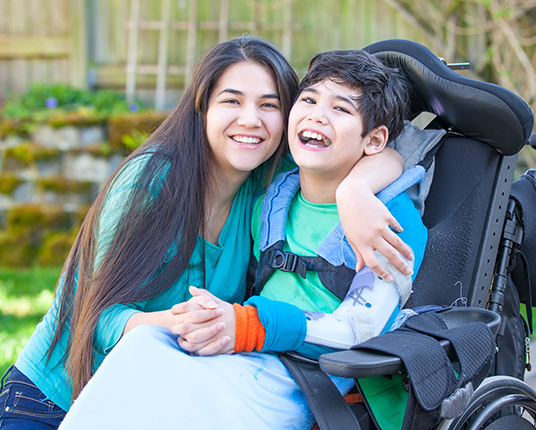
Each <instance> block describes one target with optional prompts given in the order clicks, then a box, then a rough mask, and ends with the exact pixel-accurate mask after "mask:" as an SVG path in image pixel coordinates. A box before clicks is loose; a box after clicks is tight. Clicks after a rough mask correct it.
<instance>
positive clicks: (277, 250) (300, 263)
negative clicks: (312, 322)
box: [253, 240, 355, 300]
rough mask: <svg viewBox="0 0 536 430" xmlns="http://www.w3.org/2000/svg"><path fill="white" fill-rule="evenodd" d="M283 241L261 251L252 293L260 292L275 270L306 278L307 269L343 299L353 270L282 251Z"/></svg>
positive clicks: (319, 259)
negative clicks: (316, 274)
mask: <svg viewBox="0 0 536 430" xmlns="http://www.w3.org/2000/svg"><path fill="white" fill-rule="evenodd" d="M283 244H284V241H282V240H280V241H278V242H276V243H274V244H273V245H272V246H271V247H269V248H268V249H267V250H266V251H264V252H261V255H260V261H259V265H258V266H257V274H256V276H255V284H254V287H253V288H254V294H260V291H261V290H262V287H263V286H264V284H265V283H266V282H267V281H268V279H269V278H270V276H272V274H273V273H274V272H275V271H276V270H281V271H284V272H293V273H297V274H298V275H300V276H301V277H302V278H303V279H305V278H306V275H307V271H313V272H317V273H318V276H319V277H320V281H321V282H322V284H323V285H324V287H325V288H326V289H327V290H328V291H330V292H331V293H332V294H333V295H335V296H336V297H338V298H339V300H343V299H344V297H345V296H346V293H347V292H348V288H349V287H350V285H351V283H352V280H353V278H354V276H355V271H354V270H352V269H349V268H347V267H346V266H344V265H343V266H338V267H336V266H333V265H332V264H330V263H329V262H328V261H326V260H325V259H324V258H322V257H304V256H299V255H297V254H294V253H292V252H286V251H283Z"/></svg>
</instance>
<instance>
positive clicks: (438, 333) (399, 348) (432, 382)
mask: <svg viewBox="0 0 536 430" xmlns="http://www.w3.org/2000/svg"><path fill="white" fill-rule="evenodd" d="M438 339H448V340H449V341H450V342H451V344H452V346H453V348H454V350H455V351H456V353H457V355H458V359H459V362H460V366H459V369H458V370H459V376H457V375H456V373H455V371H454V367H453V365H452V363H451V362H450V360H449V358H448V356H447V354H446V352H445V350H444V349H443V347H442V346H441V344H440V343H439V341H438ZM353 349H371V350H375V351H380V352H383V353H387V354H391V355H394V356H396V357H399V358H400V359H401V360H402V362H403V363H404V366H405V367H406V370H407V373H408V376H409V382H410V384H409V387H408V394H409V398H408V405H407V408H406V412H405V415H404V421H403V424H402V430H406V429H412V430H426V429H429V428H432V427H433V426H435V425H436V424H437V422H438V421H439V419H440V418H454V417H456V416H457V415H459V414H460V413H462V412H463V411H464V409H465V408H466V406H467V404H468V402H469V400H470V398H471V396H472V394H473V387H477V386H478V385H479V384H480V382H481V381H482V380H483V379H484V377H485V376H486V375H487V374H488V372H489V369H490V367H491V362H492V359H493V355H494V353H495V342H494V338H493V334H492V333H491V330H490V329H489V328H488V327H487V326H486V325H485V324H483V323H479V322H478V323H470V324H465V325H463V326H459V327H455V328H453V329H448V328H447V326H446V324H445V322H444V321H443V320H442V319H441V317H440V316H439V315H438V314H436V313H427V314H421V315H417V316H414V317H412V318H410V319H408V321H407V322H406V325H405V326H403V328H401V329H399V330H395V331H393V332H389V333H385V334H383V335H382V336H379V337H375V338H372V339H370V340H368V341H366V342H364V343H362V344H360V345H356V346H355V347H353Z"/></svg>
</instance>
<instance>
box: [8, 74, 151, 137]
mask: <svg viewBox="0 0 536 430" xmlns="http://www.w3.org/2000/svg"><path fill="white" fill-rule="evenodd" d="M143 109H144V106H143V104H142V103H141V102H140V101H136V102H135V103H134V104H131V103H128V102H127V101H126V100H125V96H124V95H123V94H122V93H120V92H118V91H110V90H100V91H89V90H84V89H80V88H74V87H71V86H69V85H64V84H42V83H41V84H34V85H32V86H31V87H30V89H29V90H28V91H27V92H26V93H24V94H22V95H20V96H15V97H10V98H9V99H8V100H7V101H6V103H5V105H4V107H3V109H2V111H1V112H0V116H1V117H3V118H4V120H3V121H4V123H3V125H2V127H1V128H0V132H3V134H6V132H9V131H10V130H14V131H19V130H20V131H24V132H31V131H32V126H31V125H32V123H48V124H50V125H52V126H55V127H61V126H64V125H71V124H95V123H99V122H103V121H105V119H106V118H107V117H108V116H110V115H115V114H119V113H127V112H131V111H136V112H137V111H139V110H143ZM5 119H7V122H6V120H5Z"/></svg>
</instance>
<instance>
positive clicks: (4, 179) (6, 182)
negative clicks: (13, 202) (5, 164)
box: [0, 173, 20, 195]
mask: <svg viewBox="0 0 536 430" xmlns="http://www.w3.org/2000/svg"><path fill="white" fill-rule="evenodd" d="M19 183H20V179H19V178H17V176H16V175H14V174H13V173H0V193H2V194H8V195H9V194H11V193H13V191H14V190H15V188H17V186H18V185H19Z"/></svg>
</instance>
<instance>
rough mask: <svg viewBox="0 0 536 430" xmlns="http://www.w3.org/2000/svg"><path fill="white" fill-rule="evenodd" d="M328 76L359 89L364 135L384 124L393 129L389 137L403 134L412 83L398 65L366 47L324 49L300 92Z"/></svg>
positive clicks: (303, 82) (314, 58)
mask: <svg viewBox="0 0 536 430" xmlns="http://www.w3.org/2000/svg"><path fill="white" fill-rule="evenodd" d="M325 79H330V80H332V81H333V82H335V83H337V84H340V85H344V86H349V87H350V88H353V89H356V90H359V96H358V97H357V98H356V99H355V101H356V102H357V105H358V110H359V113H360V114H361V115H362V117H363V134H362V136H363V137H365V136H366V135H368V134H369V133H370V132H371V131H372V130H374V128H376V127H379V126H381V125H385V126H386V127H387V129H388V130H389V141H391V140H393V139H395V138H396V137H397V136H398V135H399V134H400V132H401V131H402V129H403V127H404V120H405V119H406V118H407V117H408V115H409V106H410V100H409V84H408V82H407V81H406V79H405V78H404V76H403V75H402V73H400V72H399V70H398V69H393V68H390V67H387V66H386V65H384V64H383V63H382V62H381V61H380V60H378V59H377V58H375V57H374V56H373V55H371V54H369V53H368V52H366V51H363V50H356V49H353V50H348V51H329V52H322V53H320V54H316V55H315V56H314V57H313V58H312V59H311V61H310V62H309V69H308V71H307V73H306V75H305V77H304V78H303V80H302V81H301V83H300V92H302V91H303V90H304V89H305V88H307V87H310V86H311V85H315V84H317V83H318V82H321V81H323V80H325Z"/></svg>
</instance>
